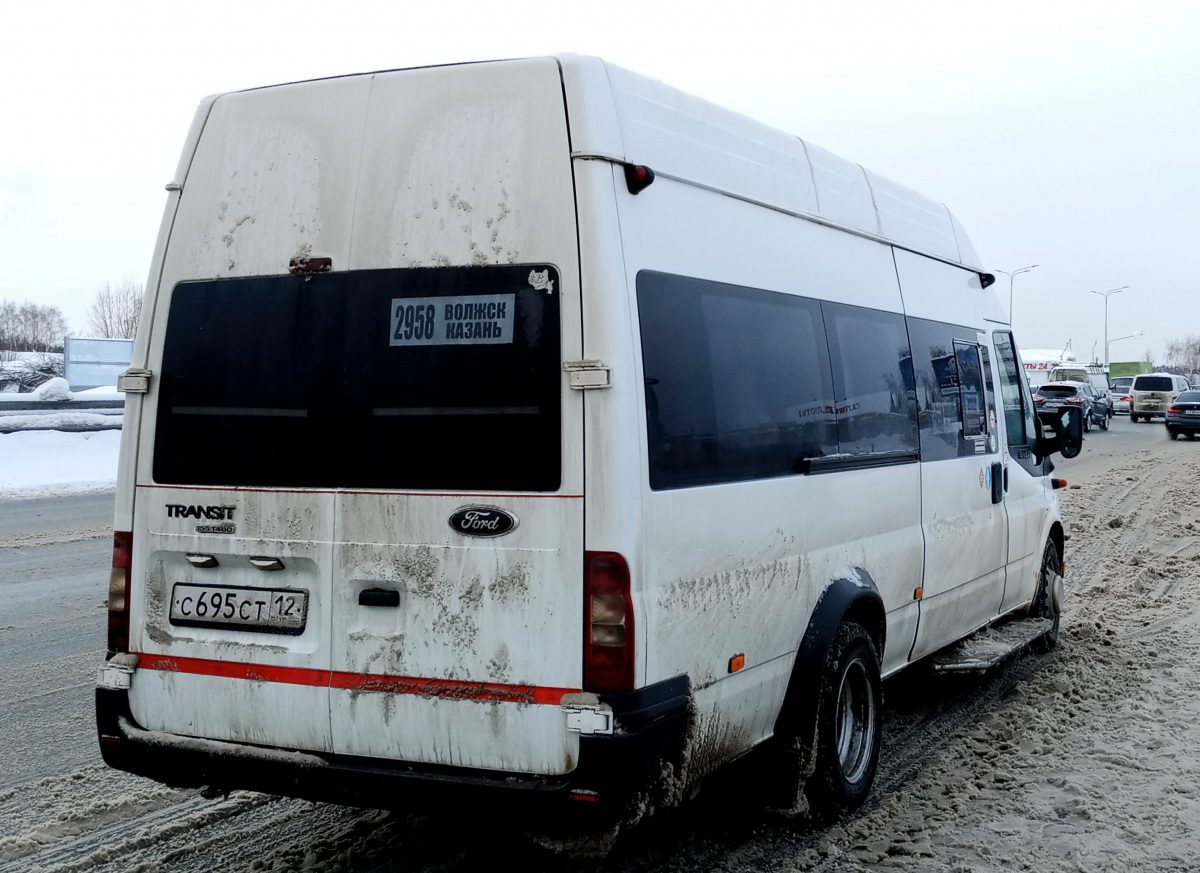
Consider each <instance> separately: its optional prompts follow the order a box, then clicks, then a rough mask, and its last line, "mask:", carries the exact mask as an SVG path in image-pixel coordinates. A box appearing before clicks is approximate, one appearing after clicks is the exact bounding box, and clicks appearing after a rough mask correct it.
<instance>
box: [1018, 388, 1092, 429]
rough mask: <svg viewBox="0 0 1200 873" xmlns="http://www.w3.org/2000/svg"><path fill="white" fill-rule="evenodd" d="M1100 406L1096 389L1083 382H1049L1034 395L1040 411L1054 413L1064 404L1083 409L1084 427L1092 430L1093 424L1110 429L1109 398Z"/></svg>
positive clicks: (1034, 402) (1036, 406)
mask: <svg viewBox="0 0 1200 873" xmlns="http://www.w3.org/2000/svg"><path fill="white" fill-rule="evenodd" d="M1103 402H1104V405H1103V406H1099V405H1097V404H1098V399H1097V396H1096V390H1095V389H1094V388H1092V386H1091V385H1086V384H1084V383H1082V382H1047V383H1046V384H1045V385H1042V386H1041V387H1039V388H1038V389H1037V391H1036V392H1035V393H1034V395H1033V405H1034V409H1036V410H1037V411H1038V412H1039V413H1042V412H1045V413H1048V414H1052V413H1055V412H1058V411H1059V410H1060V409H1062V408H1063V407H1064V406H1078V407H1080V408H1082V409H1083V429H1084V430H1091V429H1092V425H1093V424H1097V425H1099V426H1100V428H1101V429H1102V430H1108V398H1107V397H1105V398H1104V401H1103Z"/></svg>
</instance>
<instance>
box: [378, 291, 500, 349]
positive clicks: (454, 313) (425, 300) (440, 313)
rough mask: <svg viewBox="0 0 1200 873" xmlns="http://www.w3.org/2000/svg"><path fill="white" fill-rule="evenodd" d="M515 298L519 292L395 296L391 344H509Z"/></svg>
mask: <svg viewBox="0 0 1200 873" xmlns="http://www.w3.org/2000/svg"><path fill="white" fill-rule="evenodd" d="M515 300H516V295H515V294H472V295H467V296H462V297H400V298H394V299H393V300H392V329H391V334H390V336H391V340H390V345H393V346H455V345H508V344H510V343H512V341H513V308H514V301H515Z"/></svg>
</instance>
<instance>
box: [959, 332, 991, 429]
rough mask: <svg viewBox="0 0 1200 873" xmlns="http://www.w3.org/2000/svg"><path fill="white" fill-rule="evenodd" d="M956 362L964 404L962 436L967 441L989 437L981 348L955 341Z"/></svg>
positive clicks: (961, 397) (961, 401) (961, 399)
mask: <svg viewBox="0 0 1200 873" xmlns="http://www.w3.org/2000/svg"><path fill="white" fill-rule="evenodd" d="M954 360H955V363H956V364H957V365H958V396H959V398H960V403H961V404H962V426H963V430H962V435H963V437H964V438H966V439H972V438H975V437H986V436H987V432H988V430H987V411H986V409H985V401H984V396H983V366H982V364H981V363H980V360H979V347H978V346H976V345H975V344H974V343H964V342H960V341H958V340H955V341H954Z"/></svg>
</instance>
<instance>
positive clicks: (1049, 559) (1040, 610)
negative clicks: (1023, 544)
mask: <svg viewBox="0 0 1200 873" xmlns="http://www.w3.org/2000/svg"><path fill="white" fill-rule="evenodd" d="M1062 571H1063V565H1062V559H1060V558H1059V557H1058V547H1057V546H1055V545H1054V542H1053V541H1052V540H1047V541H1046V548H1045V549H1043V550H1042V568H1041V570H1039V571H1038V588H1037V593H1036V594H1035V595H1034V597H1033V602H1032V603H1031V604H1029V615H1030V616H1032V617H1035V618H1051V619H1053V620H1054V623H1053V625H1052V626H1051V627H1050V630H1048V631H1046V633H1045V634H1044V635H1043V636H1041V637H1039V638H1038V639H1037V640H1036V641H1035V642H1034V643H1033V650H1034V651H1035V652H1048V651H1050V650H1051V649H1053V648H1054V647H1055V646H1057V645H1058V631H1059V628H1060V627H1061V625H1062V603H1061V595H1062V591H1061V587H1060V588H1059V591H1058V593H1057V596H1056V593H1055V590H1054V588H1055V581H1054V577H1055V576H1057V577H1058V578H1059V580H1060V582H1059V585H1060V586H1061V579H1062Z"/></svg>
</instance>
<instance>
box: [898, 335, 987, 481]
mask: <svg viewBox="0 0 1200 873" xmlns="http://www.w3.org/2000/svg"><path fill="white" fill-rule="evenodd" d="M908 333H909V338H910V339H911V341H912V352H913V363H914V370H915V374H916V394H917V409H918V416H919V422H920V434H921V460H922V461H944V460H947V459H949V458H959V457H964V456H967V455H978V454H984V453H986V452H988V451H990V450H991V449H992V448H993V447H994V441H991V440H989V438H988V435H989V429H988V417H987V410H988V403H987V394H986V390H987V389H986V387H985V383H984V379H983V365H982V362H981V359H980V356H979V347H978V345H977V344H976V343H975V341H974V337H975V336H976V331H975V330H973V329H971V328H967V327H959V326H956V325H951V324H942V323H940V322H936V321H927V320H925V319H920V318H910V319H908Z"/></svg>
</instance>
